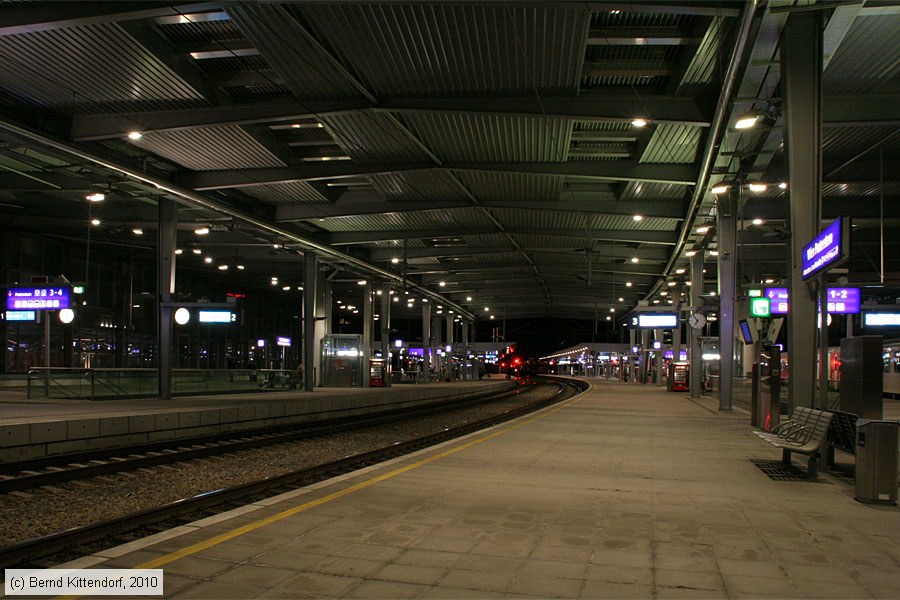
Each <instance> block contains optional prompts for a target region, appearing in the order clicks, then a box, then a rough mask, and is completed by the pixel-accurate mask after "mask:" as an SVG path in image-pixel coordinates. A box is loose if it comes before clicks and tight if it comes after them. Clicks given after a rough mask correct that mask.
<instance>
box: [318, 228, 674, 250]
mask: <svg viewBox="0 0 900 600" xmlns="http://www.w3.org/2000/svg"><path fill="white" fill-rule="evenodd" d="M504 232H505V233H510V234H513V235H517V234H518V235H535V236H552V237H566V238H577V239H582V240H583V239H584V238H585V234H584V233H583V232H577V231H573V230H571V229H531V228H515V227H505V228H504ZM498 233H499V232H498V231H497V230H496V228H493V227H490V228H486V227H482V228H468V229H465V230H460V229H430V230H429V229H407V230H390V229H385V230H379V231H342V232H334V233H331V234H329V235H328V236H327V239H328V243H329V244H331V245H333V246H341V245H346V244H364V243H369V242H383V241H388V240H413V239H427V238H435V237H447V236H454V237H462V238H465V237H480V236H484V235H495V234H498ZM590 237H591V239H592V240H596V241H609V242H628V243H634V244H665V245H674V244H675V240H676V235H675V233H674V232H672V231H636V230H635V231H629V230H619V229H615V230H611V229H607V230H598V229H592V230H591V231H590ZM526 250H527V248H526Z"/></svg>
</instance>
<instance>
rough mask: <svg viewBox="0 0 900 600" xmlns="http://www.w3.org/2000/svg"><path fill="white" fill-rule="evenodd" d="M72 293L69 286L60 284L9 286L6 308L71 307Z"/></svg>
mask: <svg viewBox="0 0 900 600" xmlns="http://www.w3.org/2000/svg"><path fill="white" fill-rule="evenodd" d="M70 294H71V290H70V289H69V288H67V287H60V286H52V287H51V286H46V287H30V288H9V289H8V290H6V310H59V309H61V308H69V297H70Z"/></svg>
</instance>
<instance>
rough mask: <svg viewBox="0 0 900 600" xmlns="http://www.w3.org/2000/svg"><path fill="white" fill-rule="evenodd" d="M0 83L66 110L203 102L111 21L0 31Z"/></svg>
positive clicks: (33, 100)
mask: <svg viewBox="0 0 900 600" xmlns="http://www.w3.org/2000/svg"><path fill="white" fill-rule="evenodd" d="M0 87H2V88H4V89H10V90H17V91H16V94H17V95H18V96H20V97H21V98H23V99H25V100H26V101H28V102H31V103H35V104H38V105H41V106H52V107H57V108H60V109H63V110H65V111H67V112H69V113H71V114H90V113H101V112H114V111H133V110H157V109H164V108H167V109H175V108H191V107H196V106H202V105H205V104H206V102H205V100H204V98H203V96H202V95H201V94H200V92H198V91H197V90H195V89H193V88H192V87H191V86H190V85H188V84H187V83H186V82H185V81H184V80H183V79H182V78H181V77H179V76H178V75H177V74H176V73H175V72H173V71H172V70H171V69H170V68H169V67H168V66H166V65H165V64H164V63H163V61H161V60H160V59H159V58H157V57H156V56H154V55H153V54H152V53H151V52H150V51H148V50H146V49H145V48H144V47H143V46H141V45H140V44H138V43H137V42H136V41H135V39H134V38H133V37H131V36H130V35H129V34H128V33H126V32H125V31H124V30H123V29H122V28H121V27H120V26H119V25H118V24H116V23H100V24H93V25H83V26H79V27H68V28H65V29H52V30H49V31H36V32H31V33H21V34H17V35H7V36H0Z"/></svg>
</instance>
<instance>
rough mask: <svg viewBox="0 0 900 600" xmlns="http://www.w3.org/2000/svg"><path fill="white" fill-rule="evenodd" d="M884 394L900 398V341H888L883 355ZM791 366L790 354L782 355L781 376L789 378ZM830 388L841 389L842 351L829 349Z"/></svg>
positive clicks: (885, 343) (834, 348) (833, 348)
mask: <svg viewBox="0 0 900 600" xmlns="http://www.w3.org/2000/svg"><path fill="white" fill-rule="evenodd" d="M881 360H882V376H883V377H884V383H883V386H884V388H883V393H884V395H885V396H888V397H892V398H900V340H886V341H885V342H884V349H883V351H882V354H881ZM789 364H790V360H789V356H788V353H784V354H782V355H781V376H782V378H787V377H788V367H789ZM828 388H829V389H831V390H840V389H841V349H840V348H838V347H834V346H833V347H830V348H828Z"/></svg>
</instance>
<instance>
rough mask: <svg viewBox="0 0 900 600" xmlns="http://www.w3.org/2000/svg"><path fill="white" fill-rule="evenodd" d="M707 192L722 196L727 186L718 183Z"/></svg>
mask: <svg viewBox="0 0 900 600" xmlns="http://www.w3.org/2000/svg"><path fill="white" fill-rule="evenodd" d="M709 191H710V192H712V193H713V194H716V195H718V194H724V193H725V192H727V191H728V186H727V185H725V184H724V183H719V184H717V185H714V186H713V188H712V189H711V190H709Z"/></svg>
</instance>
